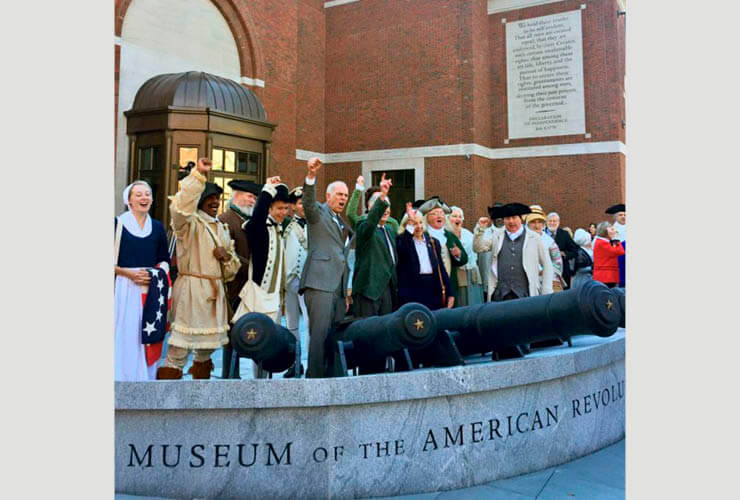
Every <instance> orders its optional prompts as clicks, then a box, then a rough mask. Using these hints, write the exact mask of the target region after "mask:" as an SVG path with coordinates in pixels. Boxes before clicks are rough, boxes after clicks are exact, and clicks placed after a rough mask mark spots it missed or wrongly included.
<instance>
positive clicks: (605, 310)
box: [433, 281, 624, 360]
mask: <svg viewBox="0 0 740 500" xmlns="http://www.w3.org/2000/svg"><path fill="white" fill-rule="evenodd" d="M433 314H434V317H435V319H436V321H437V328H438V329H440V330H442V331H448V332H450V333H451V335H452V338H453V340H454V342H455V345H456V347H457V349H458V351H459V352H460V353H461V354H462V355H463V356H470V355H473V354H486V353H489V352H490V353H491V356H492V358H493V359H494V360H498V359H502V358H512V357H523V356H524V355H525V354H527V353H528V352H529V345H530V344H533V343H535V342H545V341H553V340H554V341H560V343H563V342H568V344H569V345H572V344H571V342H570V338H571V337H573V336H575V335H587V334H590V335H598V336H600V337H609V336H611V335H612V334H614V333H615V332H616V331H617V328H618V327H619V326H620V321H621V322H622V324H624V319H623V318H624V315H623V312H622V306H620V298H619V296H618V295H617V294H616V293H614V292H613V291H612V290H610V289H609V288H608V287H607V286H606V285H604V284H603V283H599V282H597V281H589V282H586V283H584V284H583V285H582V286H579V287H577V288H572V289H569V290H565V291H562V292H558V293H554V294H548V295H540V296H537V297H527V298H522V299H515V300H508V301H504V302H489V303H485V304H478V305H473V306H466V307H460V308H457V309H440V310H438V311H434V313H433Z"/></svg>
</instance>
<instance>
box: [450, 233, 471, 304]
mask: <svg viewBox="0 0 740 500" xmlns="http://www.w3.org/2000/svg"><path fill="white" fill-rule="evenodd" d="M445 236H447V250H452V248H453V247H455V246H457V248H459V249H460V260H457V259H456V258H454V257H453V256H452V254H451V253H450V254H449V255H450V264H452V266H451V268H450V285H451V286H452V292H453V295H454V296H455V297H457V288H458V284H457V268H458V267H462V266H464V265H465V264H467V263H468V254H467V253H466V252H465V249H464V248H463V245H462V242H461V241H460V238H458V237H457V236H455V233H453V232H451V231H448V230H447V229H445Z"/></svg>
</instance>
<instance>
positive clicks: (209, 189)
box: [198, 182, 224, 208]
mask: <svg viewBox="0 0 740 500" xmlns="http://www.w3.org/2000/svg"><path fill="white" fill-rule="evenodd" d="M223 192H224V190H223V189H222V188H221V186H219V185H218V184H214V183H213V182H206V188H205V189H204V190H203V193H201V195H200V200H198V208H200V207H201V205H203V202H204V201H206V198H208V197H209V196H213V195H214V194H217V195H219V196H221V193H223Z"/></svg>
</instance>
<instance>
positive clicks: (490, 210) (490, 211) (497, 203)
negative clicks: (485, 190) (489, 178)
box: [488, 202, 504, 219]
mask: <svg viewBox="0 0 740 500" xmlns="http://www.w3.org/2000/svg"><path fill="white" fill-rule="evenodd" d="M503 206H504V204H503V203H499V202H496V203H494V204H493V206H492V207H488V215H489V216H490V217H491V219H498V217H494V216H493V215H492V214H493V211H494V210H495V209H497V208H499V207H503Z"/></svg>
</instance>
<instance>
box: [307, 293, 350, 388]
mask: <svg viewBox="0 0 740 500" xmlns="http://www.w3.org/2000/svg"><path fill="white" fill-rule="evenodd" d="M303 296H304V298H305V299H306V309H308V337H309V339H308V371H306V378H322V377H326V375H327V374H326V361H327V360H326V337H327V336H328V335H329V330H331V327H332V326H333V325H334V324H336V323H339V322H340V321H342V319H343V318H344V313H345V311H346V305H345V302H344V297H343V296H342V285H341V283H340V284H339V288H337V289H336V290H335V291H334V293H332V292H324V291H322V290H315V289H313V288H307V289H306V291H305V292H304V293H303Z"/></svg>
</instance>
